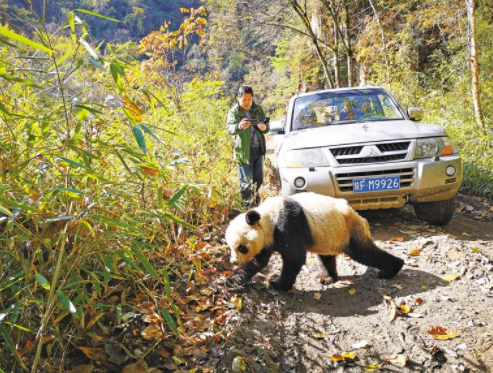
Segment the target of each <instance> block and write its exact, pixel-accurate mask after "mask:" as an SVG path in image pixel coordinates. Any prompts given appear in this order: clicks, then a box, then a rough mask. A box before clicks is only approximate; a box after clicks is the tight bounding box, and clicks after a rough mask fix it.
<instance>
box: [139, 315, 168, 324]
mask: <svg viewBox="0 0 493 373" xmlns="http://www.w3.org/2000/svg"><path fill="white" fill-rule="evenodd" d="M142 321H143V322H146V323H160V322H163V321H164V320H163V318H162V317H161V316H159V315H158V314H156V313H153V314H152V315H144V316H142Z"/></svg>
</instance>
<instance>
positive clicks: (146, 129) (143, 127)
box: [140, 123, 164, 145]
mask: <svg viewBox="0 0 493 373" xmlns="http://www.w3.org/2000/svg"><path fill="white" fill-rule="evenodd" d="M140 127H141V128H142V129H143V130H144V131H145V132H147V133H148V134H149V135H151V136H152V137H154V138H155V139H156V140H157V141H158V142H159V143H160V144H161V145H164V143H163V141H162V140H161V139H160V138H159V137H158V136H157V135H156V134H155V133H154V132H152V130H151V129H150V128H149V127H147V126H146V125H145V124H144V123H141V124H140Z"/></svg>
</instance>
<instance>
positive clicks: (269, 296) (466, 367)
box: [217, 207, 493, 373]
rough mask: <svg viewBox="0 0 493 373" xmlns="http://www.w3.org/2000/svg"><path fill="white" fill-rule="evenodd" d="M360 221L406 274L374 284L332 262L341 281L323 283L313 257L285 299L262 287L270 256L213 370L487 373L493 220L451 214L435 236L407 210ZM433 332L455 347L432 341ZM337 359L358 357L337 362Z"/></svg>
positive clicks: (345, 264)
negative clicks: (439, 332)
mask: <svg viewBox="0 0 493 373" xmlns="http://www.w3.org/2000/svg"><path fill="white" fill-rule="evenodd" d="M362 215H363V216H364V217H366V218H367V219H368V221H369V223H370V227H371V232H372V235H373V238H374V239H375V240H376V241H377V244H378V245H379V246H380V247H381V248H382V249H385V250H387V251H389V252H391V253H392V254H394V255H396V256H399V257H401V258H402V259H404V260H405V262H406V264H405V266H404V268H403V270H402V271H401V272H400V273H399V274H398V275H397V276H396V277H395V278H394V279H392V280H380V279H378V278H377V275H376V274H377V273H376V270H373V269H369V268H367V267H365V266H363V265H360V264H358V263H356V262H354V261H352V260H350V259H348V258H345V257H342V256H339V258H338V262H337V264H338V269H339V275H340V279H341V280H346V281H340V282H338V283H335V284H334V283H329V284H324V283H322V281H321V280H322V279H321V278H320V274H322V273H323V272H322V267H321V265H320V264H319V263H318V259H317V258H316V257H315V256H314V255H311V254H310V255H309V257H308V260H307V263H306V265H305V266H304V267H303V270H302V272H301V273H300V275H299V276H298V278H297V281H296V284H295V291H294V292H293V293H289V294H284V293H278V292H276V291H274V290H272V289H269V288H268V287H267V280H268V278H269V277H270V276H272V275H275V274H278V273H279V271H280V267H281V260H280V258H279V257H278V256H275V257H274V258H273V259H271V262H270V264H269V266H268V268H266V269H265V270H264V271H263V272H262V273H261V274H259V275H257V276H256V277H255V278H254V281H253V283H252V284H251V285H250V286H248V287H247V288H246V289H245V290H244V291H243V292H242V293H241V297H242V309H241V310H240V311H239V312H238V313H237V314H236V315H235V316H234V317H232V318H231V319H230V321H229V325H227V326H226V328H225V330H224V334H225V349H224V351H226V353H225V355H224V356H223V357H222V358H221V360H220V362H219V365H218V366H217V370H218V371H220V372H231V371H232V372H242V371H246V372H296V373H298V372H310V373H315V372H365V371H385V372H492V371H493V370H492V369H493V221H491V220H489V221H483V220H478V219H474V218H472V217H470V216H467V215H465V214H463V213H460V212H458V213H456V215H455V217H454V219H453V220H452V221H451V222H450V223H449V224H448V225H447V226H446V227H443V228H442V227H435V226H430V225H428V224H426V223H424V222H422V221H420V220H417V219H416V217H415V215H414V213H413V211H412V208H411V207H405V208H404V209H401V210H391V211H389V210H387V211H370V212H363V213H362ZM226 255H227V253H226V252H225V258H226ZM401 306H403V307H401ZM406 306H409V307H410V309H409V308H407V307H406ZM434 327H442V328H444V329H446V330H447V331H448V333H449V337H453V338H450V339H444V340H439V339H435V338H434V337H433V336H432V335H431V334H429V333H428V331H430V330H431V329H432V328H434ZM454 334H458V336H454ZM344 352H349V353H350V354H353V355H356V356H355V357H353V358H351V357H352V356H353V355H346V358H344V357H342V356H337V355H342V354H343V353H344ZM341 357H342V359H341ZM392 358H393V359H392ZM335 360H338V361H335Z"/></svg>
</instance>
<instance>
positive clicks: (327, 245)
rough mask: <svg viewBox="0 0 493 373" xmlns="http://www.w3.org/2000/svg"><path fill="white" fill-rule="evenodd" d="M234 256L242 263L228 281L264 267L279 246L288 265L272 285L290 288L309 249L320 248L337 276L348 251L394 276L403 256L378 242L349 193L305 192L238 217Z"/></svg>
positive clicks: (230, 234)
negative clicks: (341, 195)
mask: <svg viewBox="0 0 493 373" xmlns="http://www.w3.org/2000/svg"><path fill="white" fill-rule="evenodd" d="M225 238H226V242H227V245H228V247H229V248H230V250H231V258H230V261H231V262H232V263H239V264H243V266H242V267H241V268H240V269H238V270H237V271H235V272H233V274H232V275H231V276H230V277H229V278H228V280H227V284H228V285H229V286H238V285H244V284H246V283H247V282H248V281H250V280H251V279H252V277H253V276H255V274H257V273H258V272H260V271H261V270H262V269H263V268H264V267H265V266H267V264H268V263H269V259H270V257H271V255H272V254H273V253H274V252H278V253H279V254H281V258H282V261H283V267H282V271H281V275H280V276H279V277H278V279H277V280H275V281H271V282H270V286H271V287H272V288H274V289H276V290H280V291H288V290H290V289H291V288H292V287H293V285H294V282H295V281H296V277H297V276H298V273H299V272H300V270H301V267H302V266H303V265H304V264H305V261H306V256H307V253H308V252H310V253H314V254H318V256H319V257H320V259H321V261H322V263H323V265H324V266H325V268H326V269H327V273H328V275H329V276H330V277H332V278H333V279H334V280H337V268H336V256H337V255H339V254H347V255H348V256H349V257H350V258H352V259H353V260H355V261H357V262H358V263H361V264H364V265H366V266H369V267H375V268H377V269H379V270H380V271H379V273H378V277H379V278H383V279H388V278H392V277H394V276H395V275H396V274H397V273H398V272H399V271H400V270H401V268H402V266H403V265H404V261H403V260H402V259H400V258H397V257H395V256H393V255H391V254H389V253H387V252H385V251H383V250H381V249H379V248H378V247H377V246H376V245H375V243H374V242H373V240H372V238H371V235H370V230H369V225H368V222H367V221H366V219H364V218H362V217H361V216H360V215H359V214H358V213H357V212H356V211H355V210H353V208H352V207H351V206H349V204H348V203H347V201H346V200H345V199H340V198H332V197H328V196H322V195H319V194H315V193H300V194H296V195H294V196H290V197H271V198H268V199H267V200H265V201H264V202H263V203H262V204H260V205H259V206H258V207H256V208H254V209H251V210H249V211H247V212H246V213H243V214H240V215H238V216H236V217H234V218H233V220H232V221H231V222H230V224H229V226H228V228H227V229H226V235H225Z"/></svg>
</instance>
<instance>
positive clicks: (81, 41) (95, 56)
mask: <svg viewBox="0 0 493 373" xmlns="http://www.w3.org/2000/svg"><path fill="white" fill-rule="evenodd" d="M79 42H80V43H81V44H82V45H83V46H84V48H86V50H87V51H88V52H89V54H90V55H91V57H92V58H94V59H95V60H96V61H97V60H99V57H98V54H97V53H96V52H95V51H94V49H92V48H91V46H90V45H89V43H88V42H87V41H85V40H84V39H82V38H80V39H79ZM103 71H105V70H103Z"/></svg>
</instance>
